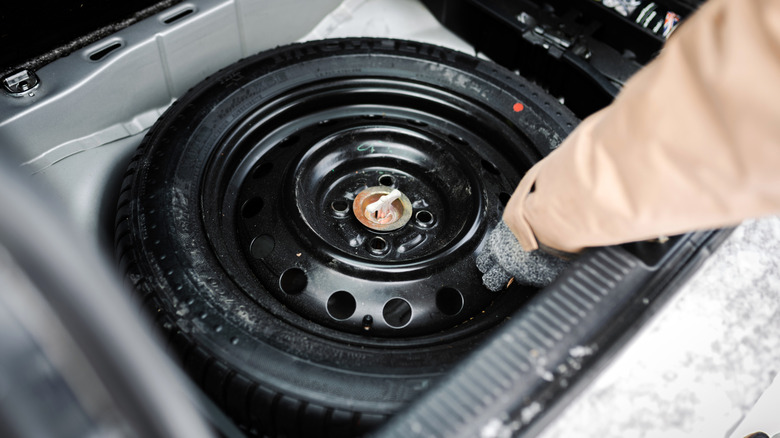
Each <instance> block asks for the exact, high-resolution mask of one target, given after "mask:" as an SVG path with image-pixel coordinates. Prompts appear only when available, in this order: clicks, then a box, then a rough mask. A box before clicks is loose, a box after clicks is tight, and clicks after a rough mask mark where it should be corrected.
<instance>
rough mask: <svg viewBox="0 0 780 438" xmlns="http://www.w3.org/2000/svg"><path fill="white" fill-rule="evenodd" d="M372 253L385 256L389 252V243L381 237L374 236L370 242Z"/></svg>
mask: <svg viewBox="0 0 780 438" xmlns="http://www.w3.org/2000/svg"><path fill="white" fill-rule="evenodd" d="M368 245H369V246H370V247H371V252H372V253H374V254H384V253H385V252H387V241H386V240H385V239H384V238H382V237H379V236H374V237H372V238H371V240H369V241H368Z"/></svg>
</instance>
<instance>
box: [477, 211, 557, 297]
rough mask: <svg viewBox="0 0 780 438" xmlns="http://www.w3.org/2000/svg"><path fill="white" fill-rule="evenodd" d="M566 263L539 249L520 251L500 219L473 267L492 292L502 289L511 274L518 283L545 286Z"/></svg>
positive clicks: (518, 243) (515, 239) (519, 247)
mask: <svg viewBox="0 0 780 438" xmlns="http://www.w3.org/2000/svg"><path fill="white" fill-rule="evenodd" d="M569 263H570V262H568V261H566V260H563V259H561V258H558V257H555V256H553V255H550V254H548V253H546V252H544V251H542V250H536V251H531V252H526V251H523V247H521V246H520V242H518V241H517V238H516V237H515V235H514V234H512V231H511V230H510V229H509V227H508V226H507V225H506V222H504V221H501V222H500V223H499V224H498V226H497V227H496V229H494V230H493V231H492V232H491V233H490V236H489V237H488V243H487V245H486V246H485V249H484V250H483V251H482V253H481V254H480V255H479V256H477V268H479V271H480V272H482V273H483V274H484V275H483V276H482V283H484V285H485V286H486V287H487V288H488V289H490V290H492V291H494V292H497V291H500V290H502V289H505V288H506V287H507V286H508V285H509V282H510V280H511V279H512V278H514V281H517V282H518V283H520V284H525V285H530V286H536V287H544V286H547V285H548V284H550V283H551V282H552V281H553V280H555V277H557V276H558V274H560V273H561V272H562V271H563V270H564V269H566V267H567V266H569Z"/></svg>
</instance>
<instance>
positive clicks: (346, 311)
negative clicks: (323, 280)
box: [328, 290, 357, 319]
mask: <svg viewBox="0 0 780 438" xmlns="http://www.w3.org/2000/svg"><path fill="white" fill-rule="evenodd" d="M356 308H357V302H356V301H355V297H354V296H352V294H351V293H349V292H347V291H343V290H342V291H338V292H334V293H333V295H331V296H330V298H328V313H330V316H332V317H333V318H334V319H347V318H349V317H350V316H352V315H353V314H354V313H355V309H356Z"/></svg>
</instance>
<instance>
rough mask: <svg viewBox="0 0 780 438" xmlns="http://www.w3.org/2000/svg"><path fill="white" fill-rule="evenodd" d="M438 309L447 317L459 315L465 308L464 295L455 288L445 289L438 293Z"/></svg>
mask: <svg viewBox="0 0 780 438" xmlns="http://www.w3.org/2000/svg"><path fill="white" fill-rule="evenodd" d="M436 307H438V308H439V310H441V312H442V313H444V314H445V315H457V314H458V313H460V310H461V309H462V308H463V295H462V294H461V293H460V291H458V290H457V289H455V288H453V287H443V288H441V289H439V291H438V292H436Z"/></svg>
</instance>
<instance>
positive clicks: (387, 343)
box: [115, 39, 577, 437]
mask: <svg viewBox="0 0 780 438" xmlns="http://www.w3.org/2000/svg"><path fill="white" fill-rule="evenodd" d="M421 66H436V67H437V68H436V69H425V68H421ZM437 70H438V72H437ZM377 72H380V73H377ZM447 73H457V74H459V75H462V76H461V77H465V78H468V79H469V81H467V83H462V82H458V81H452V76H447ZM377 74H383V75H386V76H388V77H391V78H394V79H399V80H405V81H413V82H415V83H425V84H428V85H432V86H434V87H437V88H442V89H445V88H446V89H449V90H451V91H452V92H454V93H456V94H458V95H460V96H465V98H468V99H470V100H472V101H478V102H481V105H484V106H486V107H487V108H488V110H490V111H492V112H493V113H494V114H496V116H497V118H499V119H501V120H502V123H505V124H506V125H507V129H512V130H514V131H518V132H521V133H522V135H523V136H524V138H525V139H526V140H527V143H528V145H531V147H530V148H529V147H525V148H519V147H518V148H516V149H517V150H515V149H513V146H512V145H508V146H506V145H505V146H502V147H504V148H505V149H506V153H507V154H510V155H512V156H513V157H515V158H514V159H516V160H517V161H518V162H521V163H522V164H521V167H522V168H524V169H526V170H527V167H528V166H530V165H532V164H533V162H535V161H537V160H538V159H540V158H541V157H542V156H544V155H546V154H547V153H549V152H550V151H552V150H553V149H554V148H555V147H556V146H557V144H558V143H559V142H560V141H561V140H562V139H563V138H564V137H565V136H566V135H567V134H568V133H569V132H570V130H571V129H572V127H573V126H574V125H576V123H577V119H576V118H575V116H574V115H573V114H572V113H571V112H570V111H568V110H567V109H566V108H565V107H564V106H563V105H562V104H561V103H559V102H558V101H557V100H555V99H554V98H553V97H551V96H549V95H548V94H546V93H545V92H544V91H543V90H542V89H540V88H539V87H537V86H536V85H534V84H532V83H530V82H528V81H526V80H524V79H523V78H521V77H518V76H517V75H515V74H513V73H512V72H509V71H508V70H506V69H504V68H502V67H500V66H497V65H495V64H493V63H491V62H488V61H484V60H480V59H477V58H474V57H471V56H468V55H465V54H462V53H460V52H455V51H452V50H448V49H445V48H441V47H437V46H432V45H428V44H423V43H418V42H410V41H399V40H388V39H339V40H326V41H315V42H309V43H303V44H295V45H290V46H286V47H280V48H276V49H273V50H270V51H267V52H263V53H260V54H258V55H255V56H253V57H249V58H246V59H243V60H241V61H239V62H237V63H236V64H234V65H231V66H229V67H227V68H225V69H224V70H222V71H220V72H218V73H216V74H214V75H213V76H211V77H209V78H208V79H206V80H205V81H203V82H202V83H200V84H198V85H197V86H195V87H194V88H192V89H191V90H190V91H188V92H187V93H186V94H185V95H184V96H183V97H182V98H180V99H179V100H177V101H176V102H175V103H174V104H173V105H172V106H171V107H170V108H169V109H168V110H167V111H166V112H165V113H164V114H163V116H162V117H161V118H160V119H159V120H158V121H157V123H156V124H155V125H154V126H153V127H152V128H151V129H150V131H149V133H148V134H147V135H146V137H145V138H144V140H143V142H142V144H141V145H140V146H139V148H138V150H137V152H136V153H135V155H134V156H133V158H132V160H131V162H130V164H129V167H128V170H127V172H126V174H125V177H124V180H123V184H122V188H121V193H120V196H119V202H118V214H117V219H116V224H115V225H116V228H115V236H116V237H115V242H116V250H117V258H118V260H119V264H120V268H121V269H122V271H123V272H124V273H125V276H126V278H127V279H128V280H129V282H130V283H131V284H132V286H133V287H134V289H135V290H136V291H137V292H138V296H139V298H140V300H141V302H142V303H143V307H144V308H145V309H146V310H148V312H149V314H151V315H152V316H153V318H154V320H155V323H156V326H158V327H159V328H160V329H161V331H162V335H163V337H164V341H165V342H167V345H168V347H169V349H170V350H171V351H172V353H174V355H175V356H176V357H178V359H179V360H180V361H181V363H182V366H183V368H184V369H185V370H186V371H187V373H188V374H189V375H190V376H191V378H192V379H193V380H194V381H195V382H196V383H197V384H198V385H200V386H201V387H202V388H203V390H204V391H205V393H206V394H207V395H208V396H209V397H210V398H212V399H213V400H214V401H215V402H216V403H217V404H218V405H219V406H220V407H221V408H222V409H223V410H224V411H225V412H226V413H227V414H228V415H229V416H230V417H231V418H233V419H234V420H235V421H236V423H237V424H238V425H240V427H241V428H242V429H243V430H244V431H245V432H247V433H248V434H249V435H261V436H287V437H304V436H305V437H319V436H361V435H364V434H366V433H368V432H369V431H371V430H374V429H375V428H376V427H377V426H378V425H380V424H382V423H383V422H384V421H385V420H386V419H387V418H389V416H391V415H393V414H394V413H395V412H397V411H398V410H399V409H400V408H402V407H403V406H404V405H405V404H406V403H407V402H409V401H410V400H413V399H414V398H416V397H417V396H418V395H419V394H420V393H421V392H422V391H424V390H426V389H427V388H429V387H430V386H431V385H432V384H433V382H434V381H435V380H436V379H437V378H438V377H439V376H441V375H442V374H443V373H445V372H446V371H447V370H449V369H450V368H451V367H452V365H454V364H456V363H457V362H458V361H459V360H460V359H461V358H463V357H464V356H465V355H466V354H468V353H469V352H470V351H472V350H473V349H474V347H475V346H477V345H478V344H479V343H480V341H481V340H483V339H484V338H485V337H486V336H488V335H489V334H490V333H491V331H492V329H493V328H495V327H496V326H497V325H498V324H500V323H501V321H503V320H504V319H505V318H507V317H508V314H509V312H510V311H511V310H512V309H509V311H507V312H504V313H501V312H497V311H496V308H501V307H515V308H516V307H517V306H519V305H521V304H522V302H523V300H524V299H525V298H518V297H519V296H521V295H523V294H524V291H523V290H522V289H521V288H519V287H517V286H513V287H512V288H510V289H509V290H508V291H507V292H505V293H504V294H503V295H496V297H497V298H496V301H497V302H499V301H500V300H502V299H505V300H509V301H506V303H509V304H506V303H505V304H503V305H496V304H494V305H493V306H492V307H491V309H488V310H487V311H486V312H483V313H482V314H478V315H476V316H474V317H473V318H472V320H469V321H467V322H464V323H463V324H460V325H459V326H458V327H457V328H453V329H451V330H449V331H448V330H442V331H441V333H435V334H432V335H425V336H415V337H411V338H401V339H394V338H376V339H370V340H366V341H365V342H364V341H363V340H361V339H367V337H366V336H365V335H360V334H353V333H344V334H343V335H340V334H339V332H338V331H337V330H334V329H332V328H322V329H319V328H317V327H316V325H313V324H311V323H310V322H307V321H305V318H301V316H300V315H298V314H296V313H295V312H292V311H291V310H290V309H288V308H286V307H285V306H283V305H281V304H279V303H278V302H276V303H275V302H274V301H273V300H272V299H268V300H266V301H264V302H261V303H259V302H258V301H257V300H256V299H252V298H250V297H248V296H247V295H246V294H245V293H243V292H242V289H241V288H240V287H239V286H238V284H237V283H240V282H239V281H237V280H236V279H235V278H234V277H233V275H232V274H230V273H229V272H228V271H230V270H231V269H232V268H231V267H229V266H228V268H227V269H226V267H225V266H226V263H228V262H226V261H225V260H222V259H219V258H218V257H217V255H216V254H215V253H216V252H217V251H216V250H215V249H214V248H213V245H212V242H210V241H209V239H208V238H207V236H206V234H207V233H206V231H205V228H206V225H204V219H203V214H202V211H201V208H202V206H201V205H200V204H201V203H202V199H203V196H204V195H203V191H204V190H206V189H207V188H204V187H203V173H204V169H205V168H206V167H208V166H210V165H211V164H210V163H213V161H214V157H213V156H212V154H213V149H214V148H215V147H216V146H213V145H214V144H216V143H218V142H219V139H220V138H222V137H223V136H224V135H225V133H226V132H229V131H230V129H231V127H232V126H233V124H234V123H235V120H238V119H239V118H240V117H239V115H240V114H241V111H245V110H246V108H250V107H257V106H261V105H263V103H264V99H267V98H268V96H266V95H263V92H262V90H269V89H273V90H278V89H277V88H274V87H279V86H281V87H282V88H284V86H285V85H284V82H283V81H282V85H279V83H280V78H282V77H284V78H285V79H286V81H288V82H291V83H293V82H294V83H296V84H302V83H307V82H311V81H318V80H322V79H323V78H337V77H344V76H349V77H361V75H364V76H376V75H377ZM448 78H449V79H448ZM475 84H476V85H477V86H475ZM253 87H254V88H255V89H256V90H260V92H258V93H251V92H246V93H244V94H241V97H237V96H239V95H238V94H236V90H241V91H247V90H252V89H253ZM290 87H292V85H291V86H290ZM282 91H284V90H282ZM515 102H521V103H522V106H521V107H518V106H517V105H516V104H513V103H515ZM204 120H205V121H206V122H204ZM209 121H212V122H214V123H212V124H211V125H209V126H208V130H209V133H208V135H209V139H212V140H211V141H212V142H211V143H209V142H208V141H205V142H204V141H196V140H194V139H193V138H194V136H195V135H196V133H198V132H200V133H201V134H203V132H204V131H205V129H206V128H204V126H206V125H208V123H211V122H209ZM203 135H205V134H203ZM214 139H216V140H214ZM521 149H522V150H521ZM520 175H522V169H521V172H520ZM517 182H518V181H516V180H513V181H511V183H512V184H516V183H517ZM496 208H497V209H500V208H501V207H500V206H497V207H496ZM483 228H484V227H483ZM487 231H488V230H486V229H480V231H479V237H481V238H484V236H485V235H486V234H487ZM228 264H229V263H228ZM475 269H476V268H475ZM525 292H527V293H530V292H532V291H525ZM504 297H507V298H504ZM296 321H298V322H296ZM312 327H314V328H312ZM464 327H466V328H464ZM469 327H476V328H474V329H470V328H469ZM453 331H454V332H456V334H455V335H451V334H450V333H451V332H453Z"/></svg>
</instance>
